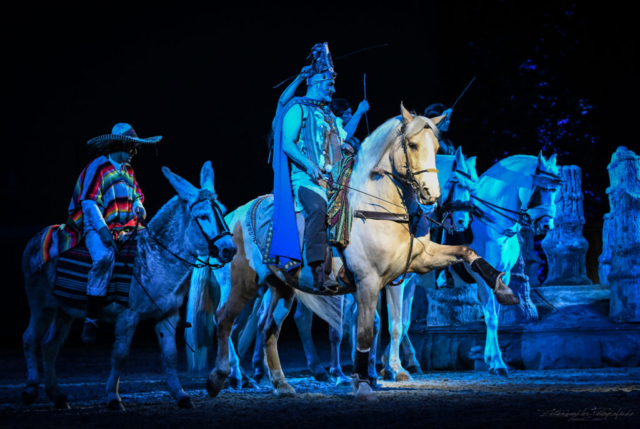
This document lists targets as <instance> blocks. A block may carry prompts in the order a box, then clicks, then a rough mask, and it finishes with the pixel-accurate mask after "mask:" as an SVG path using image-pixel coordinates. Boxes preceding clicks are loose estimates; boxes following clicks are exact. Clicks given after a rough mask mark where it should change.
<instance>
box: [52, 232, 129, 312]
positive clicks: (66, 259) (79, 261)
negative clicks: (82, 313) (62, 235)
mask: <svg viewBox="0 0 640 429" xmlns="http://www.w3.org/2000/svg"><path fill="white" fill-rule="evenodd" d="M136 253H137V246H136V243H135V241H134V243H133V244H132V245H131V246H130V244H129V243H127V244H126V245H125V246H124V249H123V250H122V251H121V254H122V258H121V257H119V256H116V263H115V266H114V268H113V275H112V276H111V283H110V284H109V289H108V292H107V300H108V301H109V302H112V301H116V302H119V303H121V304H124V305H127V304H128V303H129V288H130V287H131V278H132V275H131V273H132V270H133V262H134V260H135V257H136ZM123 259H124V260H125V261H126V262H127V266H126V267H125V264H124V261H123ZM90 269H91V255H90V254H89V251H88V250H87V248H86V246H85V245H84V242H83V243H81V244H79V245H77V246H76V247H74V248H72V249H69V250H67V251H66V252H64V253H63V254H62V255H60V257H59V259H58V268H57V269H56V281H55V284H54V287H53V294H54V295H55V296H59V297H61V298H67V299H71V300H76V301H86V300H87V276H88V274H89V270H90Z"/></svg>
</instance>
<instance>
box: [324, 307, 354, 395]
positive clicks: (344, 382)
mask: <svg viewBox="0 0 640 429" xmlns="http://www.w3.org/2000/svg"><path fill="white" fill-rule="evenodd" d="M336 299H339V300H340V307H341V308H343V311H344V296H339V297H336ZM342 329H343V327H342V326H340V329H336V328H334V327H333V326H329V340H330V341H331V369H330V370H329V373H330V374H331V376H333V377H334V378H335V380H336V387H345V386H346V387H348V386H350V385H351V380H350V379H349V378H348V377H347V376H346V375H344V373H343V372H342V367H341V366H340V344H341V343H342Z"/></svg>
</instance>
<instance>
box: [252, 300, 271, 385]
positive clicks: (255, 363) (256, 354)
mask: <svg viewBox="0 0 640 429" xmlns="http://www.w3.org/2000/svg"><path fill="white" fill-rule="evenodd" d="M270 301H271V290H267V291H266V292H265V294H264V296H263V298H262V301H261V302H260V305H259V307H258V308H257V309H256V310H257V312H258V320H262V318H263V317H264V314H265V312H266V311H267V308H268V307H269V302H270ZM251 366H252V367H253V373H254V375H253V379H254V380H255V381H256V383H260V381H262V379H263V378H264V375H265V374H266V372H265V364H264V337H263V336H262V330H261V329H260V327H258V328H257V329H256V343H255V345H254V349H253V357H252V360H251Z"/></svg>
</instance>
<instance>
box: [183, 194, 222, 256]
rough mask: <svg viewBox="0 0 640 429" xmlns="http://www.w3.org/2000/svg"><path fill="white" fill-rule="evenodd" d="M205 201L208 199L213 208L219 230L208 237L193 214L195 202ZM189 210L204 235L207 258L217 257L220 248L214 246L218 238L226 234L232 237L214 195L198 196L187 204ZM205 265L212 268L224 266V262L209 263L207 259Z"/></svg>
mask: <svg viewBox="0 0 640 429" xmlns="http://www.w3.org/2000/svg"><path fill="white" fill-rule="evenodd" d="M206 201H208V202H209V203H210V204H211V209H212V210H213V215H214V219H215V223H216V226H217V230H218V231H220V232H219V233H218V235H216V236H215V237H213V238H209V236H208V235H207V234H206V233H205V232H204V228H202V225H201V224H200V221H199V220H198V218H197V217H196V216H194V214H193V207H194V206H195V205H197V204H200V203H202V202H206ZM189 212H190V213H191V216H192V217H193V220H195V222H196V225H198V228H199V229H200V232H201V233H202V236H203V237H204V239H205V240H206V242H207V246H208V249H209V258H208V259H212V258H217V257H218V256H219V255H220V248H219V247H218V246H216V241H218V240H220V239H221V238H222V237H226V236H229V237H232V236H233V234H231V231H229V226H228V225H227V222H225V220H224V215H223V214H222V210H220V207H219V206H218V204H216V199H215V197H213V196H207V197H203V198H200V199H198V200H196V201H194V202H193V203H191V205H190V206H189ZM206 265H209V266H212V268H213V265H215V268H220V267H222V266H224V265H225V264H224V263H223V264H222V265H219V264H210V263H209V262H208V261H207V262H206Z"/></svg>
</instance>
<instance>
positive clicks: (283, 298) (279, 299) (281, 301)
mask: <svg viewBox="0 0 640 429" xmlns="http://www.w3.org/2000/svg"><path fill="white" fill-rule="evenodd" d="M275 282H279V280H275ZM293 300H294V295H293V289H291V288H289V287H288V286H285V285H284V284H279V285H278V287H277V288H276V287H271V301H270V303H269V309H268V310H267V312H266V314H265V315H264V316H263V320H262V321H261V323H260V326H261V328H262V335H263V338H264V354H265V357H266V361H267V367H268V368H269V376H270V378H271V384H272V385H273V390H274V393H275V394H276V395H278V396H281V397H286V396H294V395H295V394H296V390H295V389H294V388H293V387H291V385H289V383H287V380H286V378H285V376H284V372H283V371H282V366H281V365H280V357H279V356H278V336H279V335H280V327H281V326H282V322H283V321H284V319H285V318H286V317H287V315H288V314H289V311H290V310H291V306H292V305H293Z"/></svg>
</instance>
